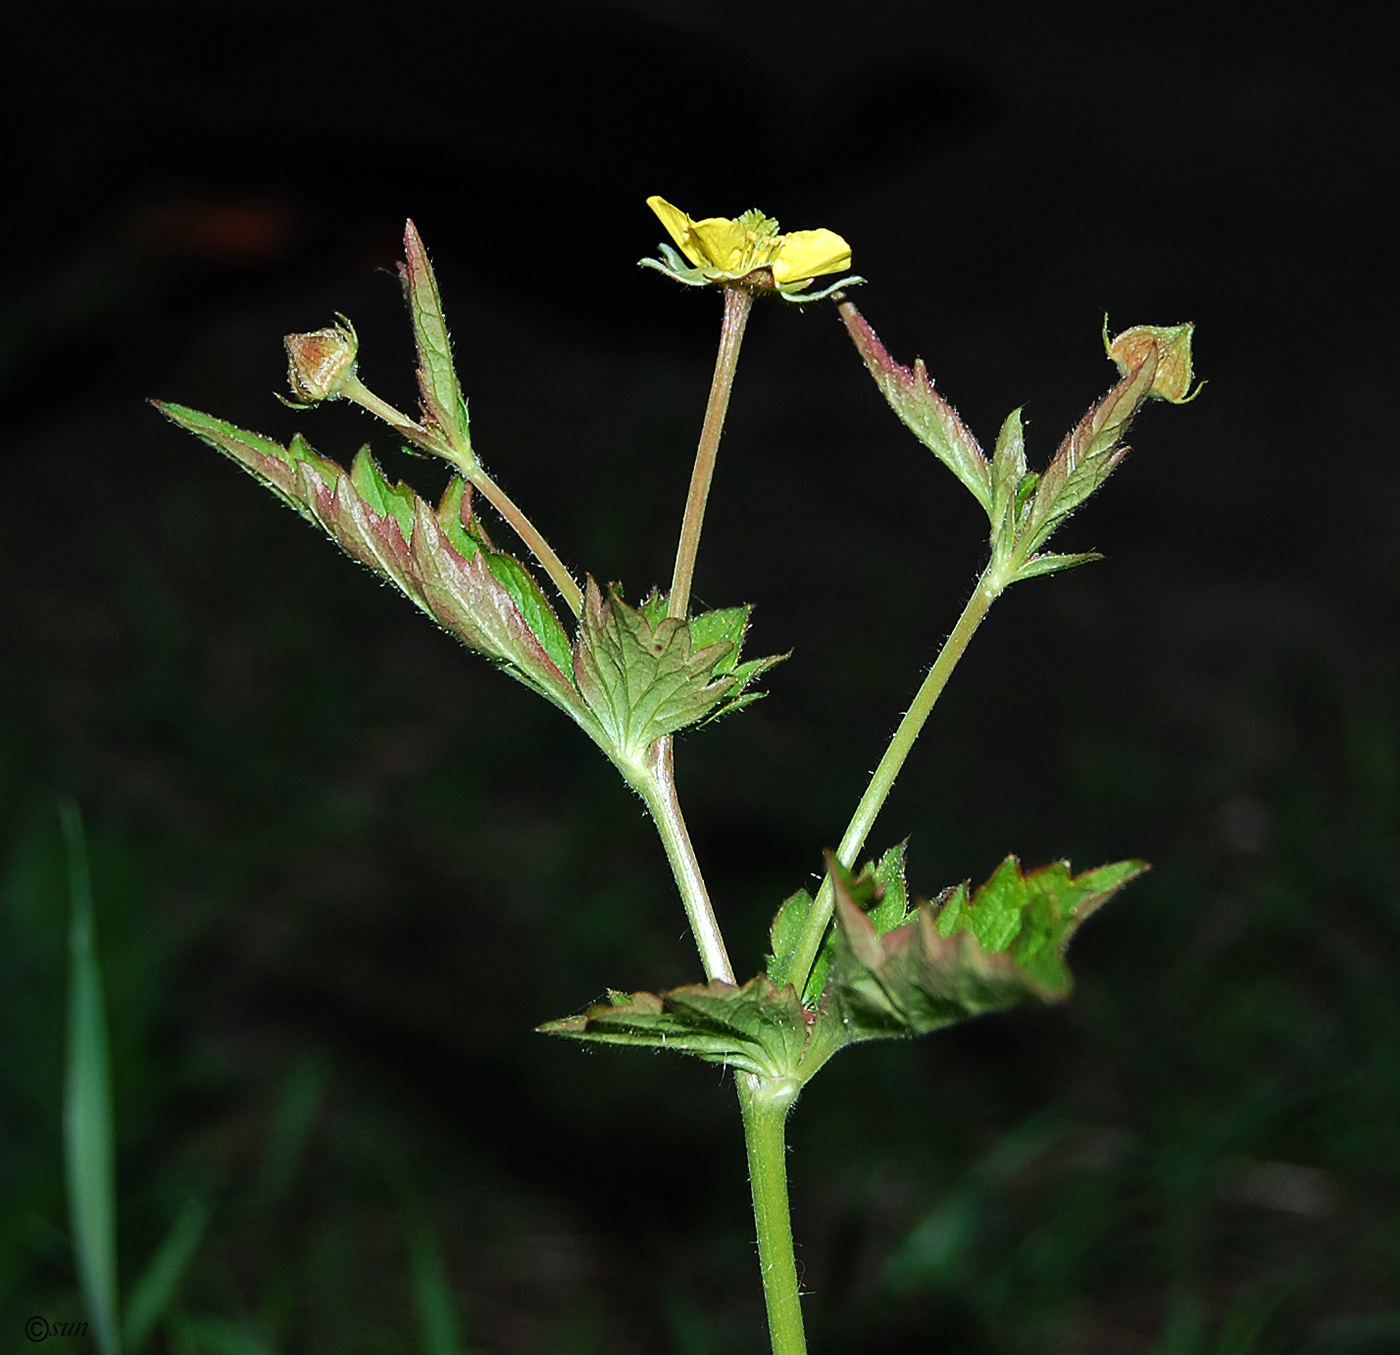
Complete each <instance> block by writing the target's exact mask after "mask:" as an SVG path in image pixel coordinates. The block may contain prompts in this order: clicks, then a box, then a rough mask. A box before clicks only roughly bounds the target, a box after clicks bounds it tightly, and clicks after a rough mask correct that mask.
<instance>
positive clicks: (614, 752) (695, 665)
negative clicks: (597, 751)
mask: <svg viewBox="0 0 1400 1355" xmlns="http://www.w3.org/2000/svg"><path fill="white" fill-rule="evenodd" d="M735 612H741V613H744V615H743V616H740V617H736V616H734V613H735ZM714 615H715V614H714V613H709V614H707V616H705V617H698V618H695V619H694V620H692V621H684V620H681V619H679V618H674V617H667V616H665V615H664V614H662V611H661V608H660V605H659V602H658V599H657V598H656V596H655V595H653V596H652V597H650V598H648V599H647V601H646V602H645V603H644V604H643V606H642V607H640V608H638V607H631V606H629V605H628V604H627V603H626V602H625V601H624V600H623V598H622V597H621V595H620V594H619V593H618V592H617V590H616V589H610V590H609V593H608V596H607V597H606V598H605V597H604V596H603V594H602V591H601V590H600V589H599V587H598V585H597V583H596V582H595V581H594V580H593V579H592V578H589V580H588V585H587V588H586V589H585V592H584V603H583V614H582V616H581V617H580V618H579V630H578V639H577V640H576V641H575V643H574V651H573V653H574V666H573V672H574V681H575V683H576V684H577V687H578V690H579V692H580V693H581V694H582V696H583V700H584V701H585V702H586V704H587V706H588V709H589V710H590V711H591V712H592V714H593V716H594V719H595V721H596V723H597V725H598V727H599V729H600V730H601V737H599V738H598V742H599V743H600V744H601V746H602V747H603V749H604V750H605V751H606V752H607V753H608V755H609V756H610V757H612V758H613V759H614V760H615V761H616V762H617V763H618V764H619V766H622V767H629V766H630V767H637V766H640V765H641V764H642V762H643V760H644V758H645V756H646V753H647V750H648V749H649V748H650V747H651V745H652V744H653V743H654V742H655V741H656V740H657V739H659V738H662V737H663V736H665V735H667V734H673V733H675V732H676V731H678V730H681V729H684V728H686V727H687V726H688V725H693V724H698V723H699V722H700V721H702V720H704V719H706V718H707V717H713V716H715V715H718V714H720V713H721V712H722V711H724V710H725V709H726V708H733V707H735V706H737V705H738V704H740V703H741V702H745V701H748V700H752V699H753V698H752V696H747V697H746V696H743V695H741V693H742V692H743V688H744V686H745V685H746V684H747V683H748V682H749V681H751V680H752V678H753V677H755V676H756V675H757V674H758V673H759V672H762V671H764V669H766V668H769V667H771V666H772V665H773V664H774V663H777V662H778V659H777V658H772V659H760V660H755V661H753V662H751V663H749V664H744V665H740V666H739V667H738V668H736V667H734V659H735V657H736V656H737V652H738V646H739V644H740V643H741V642H742V639H743V629H744V623H746V620H747V609H746V608H727V609H725V611H724V612H723V613H721V614H720V615H719V619H718V620H716V621H710V620H708V619H707V618H708V617H713V616H714ZM651 618H656V619H651ZM697 626H698V627H699V631H700V634H701V636H702V637H706V638H708V637H709V636H712V635H716V634H721V635H723V636H724V637H725V638H722V639H717V640H715V641H714V642H713V643H709V644H703V645H697V644H696V642H695V639H694V635H695V628H696V627H697ZM731 637H733V638H731Z"/></svg>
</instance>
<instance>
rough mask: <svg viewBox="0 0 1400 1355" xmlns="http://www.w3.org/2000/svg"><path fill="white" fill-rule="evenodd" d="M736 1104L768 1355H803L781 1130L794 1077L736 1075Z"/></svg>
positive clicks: (804, 1342)
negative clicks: (769, 1345) (755, 1238)
mask: <svg viewBox="0 0 1400 1355" xmlns="http://www.w3.org/2000/svg"><path fill="white" fill-rule="evenodd" d="M738 1081H739V1107H740V1110H741V1111H742V1112H743V1116H744V1146H745V1148H746V1149H747V1150H748V1159H749V1185H750V1187H751V1188H752V1191H753V1218H754V1226H755V1228H756V1229H757V1232H758V1264H759V1268H760V1270H761V1271H762V1274H763V1299H764V1303H765V1304H766V1306H767V1309H768V1335H769V1339H770V1340H771V1341H772V1343H773V1355H806V1351H807V1338H806V1335H805V1334H804V1332H803V1329H802V1302H801V1293H800V1291H799V1289H798V1285H797V1263H796V1258H795V1256H794V1255H793V1246H792V1217H791V1213H790V1210H789V1207H788V1186H787V1141H786V1138H785V1135H784V1132H783V1129H784V1124H785V1121H786V1120H787V1113H788V1107H789V1106H791V1105H792V1102H793V1099H794V1097H795V1096H796V1094H797V1084H796V1081H795V1080H788V1079H782V1080H774V1079H768V1078H759V1077H755V1076H754V1075H753V1074H752V1073H741V1074H740V1075H739V1079H738Z"/></svg>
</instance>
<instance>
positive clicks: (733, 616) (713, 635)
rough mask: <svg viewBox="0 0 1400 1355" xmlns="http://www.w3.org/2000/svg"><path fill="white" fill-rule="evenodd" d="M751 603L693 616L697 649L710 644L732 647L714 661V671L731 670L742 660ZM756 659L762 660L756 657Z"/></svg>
mask: <svg viewBox="0 0 1400 1355" xmlns="http://www.w3.org/2000/svg"><path fill="white" fill-rule="evenodd" d="M752 610H753V608H752V607H747V606H745V607H721V608H720V609H718V610H717V611H713V612H701V613H700V615H699V616H692V617H691V618H690V643H691V644H692V645H693V646H694V647H695V648H696V649H704V648H705V647H706V646H707V645H724V644H727V645H730V646H731V648H730V651H729V653H728V654H726V655H725V656H724V657H723V658H722V659H721V660H720V661H719V663H717V664H716V665H715V675H716V676H717V677H718V676H721V675H723V674H725V673H732V672H733V671H734V669H735V667H736V665H737V664H738V662H739V653H740V651H741V650H742V649H743V647H744V636H745V635H747V634H748V629H749V613H750V612H751V611H752ZM754 662H755V663H763V662H764V660H762V659H755V660H754Z"/></svg>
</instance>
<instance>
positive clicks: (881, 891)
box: [767, 839, 908, 1008]
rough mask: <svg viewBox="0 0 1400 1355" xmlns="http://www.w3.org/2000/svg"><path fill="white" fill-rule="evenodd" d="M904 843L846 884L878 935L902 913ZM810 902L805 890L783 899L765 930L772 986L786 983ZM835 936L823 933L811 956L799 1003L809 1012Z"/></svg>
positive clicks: (901, 918) (822, 980) (896, 922)
mask: <svg viewBox="0 0 1400 1355" xmlns="http://www.w3.org/2000/svg"><path fill="white" fill-rule="evenodd" d="M906 845H907V839H906V840H905V842H901V843H899V844H898V845H897V846H894V847H891V848H890V849H889V851H887V852H886V853H885V854H884V856H882V857H881V858H880V862H879V864H878V865H876V864H874V863H873V862H867V863H866V866H865V868H864V869H863V870H862V871H861V873H860V874H859V875H858V876H856V877H855V878H854V879H852V880H851V884H850V891H851V897H852V898H853V899H854V900H855V901H856V903H857V904H858V905H859V906H860V907H861V909H863V910H864V911H866V912H867V914H868V915H869V918H870V922H871V925H872V926H873V927H874V928H875V931H876V934H877V935H880V936H883V935H884V933H885V932H887V931H889V930H890V929H891V928H893V927H898V926H900V925H901V924H902V923H903V922H904V921H905V918H906V915H907V911H908V909H907V899H906V894H905V888H904V849H905V846H906ZM813 903H814V900H813V898H812V896H811V894H809V893H808V892H807V891H806V890H805V889H799V890H798V891H797V893H796V894H793V895H791V896H790V897H789V898H787V899H786V900H784V902H783V905H782V907H781V908H779V909H778V912H777V915H776V916H775V917H774V918H773V924H772V926H771V927H770V928H769V933H768V935H769V940H770V942H771V944H772V947H773V950H772V954H770V955H769V956H768V963H767V973H768V977H769V978H770V979H772V980H773V982H774V983H776V984H779V985H781V984H784V983H787V982H789V981H790V979H789V976H790V973H791V969H792V962H793V960H794V959H795V958H796V955H797V947H798V944H799V942H800V941H801V939H802V935H803V933H804V932H805V930H806V927H807V919H808V918H809V917H810V916H811V912H812V904H813ZM834 946H835V936H834V933H832V932H830V931H828V933H827V935H826V937H825V939H824V940H823V942H822V946H821V949H820V950H818V952H817V958H816V959H815V960H814V961H813V962H812V971H811V973H810V974H809V975H808V976H807V982H806V984H805V986H804V988H803V993H802V1000H803V1002H804V1004H805V1005H806V1006H807V1007H809V1008H815V1007H816V1005H817V1003H818V1002H819V1001H820V1000H821V996H822V992H823V990H824V989H825V987H826V978H827V973H828V971H829V969H830V967H831V960H832V956H833V954H834Z"/></svg>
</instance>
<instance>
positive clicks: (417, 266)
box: [399, 221, 472, 458]
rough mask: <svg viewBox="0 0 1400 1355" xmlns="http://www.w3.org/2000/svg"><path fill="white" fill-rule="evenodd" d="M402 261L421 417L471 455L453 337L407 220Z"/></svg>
mask: <svg viewBox="0 0 1400 1355" xmlns="http://www.w3.org/2000/svg"><path fill="white" fill-rule="evenodd" d="M403 248H404V262H403V263H402V264H400V266H399V272H400V275H401V277H402V278H403V286H404V294H405V295H406V296H407V298H408V305H409V309H410V311H412V313H413V336H414V339H415V341H416V342H417V345H418V390H419V394H420V396H421V399H422V403H423V414H424V418H425V419H426V421H427V422H428V423H429V424H430V425H431V426H432V427H433V428H435V429H436V430H437V431H438V432H439V433H440V434H441V435H442V437H443V438H444V439H446V441H447V443H448V444H449V445H450V446H451V447H452V449H453V451H455V452H457V453H458V454H459V455H461V456H464V457H467V458H471V456H472V445H471V435H470V432H469V425H468V420H467V403H466V400H465V399H464V398H463V396H462V387H461V385H460V383H459V382H458V380H457V370H456V368H455V367H454V366H453V364H452V341H451V339H450V338H449V336H448V333H447V320H446V318H445V316H444V315H443V311H442V296H441V294H440V293H439V291H438V285H437V277H436V275H435V274H434V273H433V266H432V264H431V263H430V262H429V261H428V251H427V250H426V249H425V248H424V247H423V241H422V239H421V238H420V237H419V235H418V229H417V227H416V226H414V224H413V222H412V221H408V222H406V223H405V224H404V231H403Z"/></svg>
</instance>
